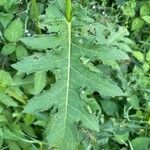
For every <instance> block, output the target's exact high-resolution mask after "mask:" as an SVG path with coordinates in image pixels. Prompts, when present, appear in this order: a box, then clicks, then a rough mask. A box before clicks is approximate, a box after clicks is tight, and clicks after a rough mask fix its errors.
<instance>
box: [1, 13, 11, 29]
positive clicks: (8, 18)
mask: <svg viewBox="0 0 150 150" xmlns="http://www.w3.org/2000/svg"><path fill="white" fill-rule="evenodd" d="M0 16H1V17H0V23H1V24H2V25H3V27H4V29H5V28H6V26H7V25H8V24H9V23H10V21H11V20H12V19H13V17H14V16H13V14H11V13H6V14H5V13H2V12H0Z"/></svg>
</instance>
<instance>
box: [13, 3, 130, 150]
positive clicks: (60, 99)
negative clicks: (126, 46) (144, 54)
mask: <svg viewBox="0 0 150 150" xmlns="http://www.w3.org/2000/svg"><path fill="white" fill-rule="evenodd" d="M62 3H63V2H62ZM47 12H50V13H48V14H46V15H45V17H44V18H43V20H44V21H43V22H42V24H45V26H47V27H48V29H50V31H51V32H52V33H54V34H51V35H49V36H47V37H46V36H45V37H44V36H40V37H31V38H23V39H21V41H22V42H23V43H24V44H25V45H27V46H29V47H31V48H32V49H37V50H38V49H40V50H42V49H43V50H44V49H47V51H46V53H35V54H34V55H32V56H29V57H26V58H24V59H23V60H22V61H21V62H18V63H16V64H14V65H12V66H13V67H14V68H15V69H17V70H18V71H21V72H25V73H27V74H31V73H35V72H47V71H49V70H50V71H51V72H53V74H55V80H56V83H54V84H53V85H51V88H50V89H49V90H46V91H44V92H43V93H42V94H39V95H37V96H35V97H33V98H32V99H31V100H30V101H29V103H28V104H27V105H26V107H25V110H24V112H26V113H33V114H34V113H37V112H41V111H45V110H48V109H50V108H51V107H52V106H55V107H56V108H57V109H58V111H57V112H56V113H54V115H52V120H51V122H50V124H49V125H48V126H49V127H48V128H47V132H46V133H47V137H46V139H47V141H48V143H49V144H50V145H51V146H52V147H56V148H58V149H59V150H61V149H62V150H63V149H66V150H74V149H76V147H77V145H78V143H79V141H80V139H81V137H80V135H81V134H80V131H79V130H78V129H77V126H76V125H77V123H78V122H81V123H82V125H83V126H84V127H85V128H88V129H91V130H93V131H99V124H98V118H97V117H96V116H94V114H91V113H89V112H88V111H87V110H86V109H85V105H86V104H85V102H84V100H83V99H82V98H81V96H80V95H81V92H83V91H84V89H87V90H88V91H89V92H90V93H93V92H94V91H97V92H99V93H100V94H101V95H102V96H112V97H115V96H123V95H124V93H123V91H122V90H121V89H120V88H119V87H118V86H117V84H116V83H115V82H113V81H112V80H111V79H110V77H107V76H105V75H103V73H102V72H101V71H100V70H99V69H98V68H97V67H96V66H94V63H93V62H94V61H96V60H103V61H105V60H107V59H108V57H106V58H105V57H104V56H107V55H109V54H108V52H110V53H111V52H112V51H115V50H116V51H118V49H117V48H116V47H115V46H109V44H108V43H107V39H105V38H104V40H105V42H104V43H102V44H101V43H100V41H99V43H96V39H97V36H96V35H93V33H91V32H89V30H90V29H91V26H86V28H85V27H84V26H82V20H77V18H74V20H73V21H72V22H67V21H66V19H65V17H64V16H63V14H62V10H60V9H58V8H57V7H55V5H54V4H53V3H52V4H51V5H50V7H49V8H48V11H47ZM51 12H52V13H53V12H57V15H56V16H55V15H54V16H53V15H51ZM54 17H55V20H53V19H54ZM91 20H92V19H91ZM78 23H79V24H78ZM82 29H84V30H82ZM79 33H80V34H79ZM41 41H42V42H41ZM105 43H106V44H105ZM119 51H120V53H121V50H119ZM112 53H113V52H112ZM122 54H123V55H124V54H126V53H122ZM126 56H128V55H126ZM123 57H124V56H123ZM83 58H84V60H83ZM109 58H110V59H113V60H116V59H117V58H116V57H115V56H113V55H111V56H109ZM126 58H127V57H125V59H126ZM123 59H124V58H123ZM40 76H41V75H40ZM36 78H37V79H38V76H37V77H36ZM39 79H40V77H39ZM42 80H43V79H42ZM38 84H39V83H38ZM114 107H115V106H114Z"/></svg>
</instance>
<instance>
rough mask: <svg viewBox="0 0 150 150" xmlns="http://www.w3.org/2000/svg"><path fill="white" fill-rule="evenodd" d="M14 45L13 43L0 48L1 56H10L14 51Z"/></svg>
mask: <svg viewBox="0 0 150 150" xmlns="http://www.w3.org/2000/svg"><path fill="white" fill-rule="evenodd" d="M15 48H16V44H14V43H7V44H5V45H4V46H3V48H2V54H3V55H10V54H11V53H13V52H14V51H15Z"/></svg>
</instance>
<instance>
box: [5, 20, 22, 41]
mask: <svg viewBox="0 0 150 150" xmlns="http://www.w3.org/2000/svg"><path fill="white" fill-rule="evenodd" d="M23 35H24V27H23V22H22V21H21V20H20V19H15V20H14V21H12V22H11V23H10V24H9V25H8V26H7V28H6V29H5V31H4V36H5V38H6V39H7V40H8V41H10V42H18V40H19V39H20V38H22V37H23Z"/></svg>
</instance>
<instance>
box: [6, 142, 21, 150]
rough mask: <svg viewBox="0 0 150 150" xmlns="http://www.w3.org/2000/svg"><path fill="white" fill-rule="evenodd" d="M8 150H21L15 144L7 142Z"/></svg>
mask: <svg viewBox="0 0 150 150" xmlns="http://www.w3.org/2000/svg"><path fill="white" fill-rule="evenodd" d="M7 144H8V147H9V150H14V149H15V150H21V149H20V148H19V146H18V144H17V143H15V142H7Z"/></svg>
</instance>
